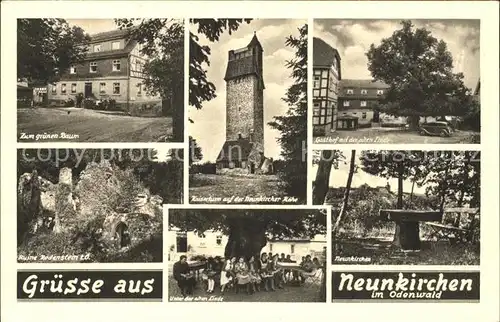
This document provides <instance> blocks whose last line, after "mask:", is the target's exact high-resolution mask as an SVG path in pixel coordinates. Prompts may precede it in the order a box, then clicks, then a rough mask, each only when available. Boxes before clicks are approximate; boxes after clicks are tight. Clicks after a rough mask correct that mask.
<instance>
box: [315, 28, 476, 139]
mask: <svg viewBox="0 0 500 322" xmlns="http://www.w3.org/2000/svg"><path fill="white" fill-rule="evenodd" d="M479 44H480V23H479V20H467V19H454V20H453V19H434V20H429V19H427V20H418V19H413V20H396V19H392V20H384V19H382V20H381V19H377V20H366V19H355V20H352V19H351V20H339V19H317V20H314V27H313V84H312V86H313V107H312V108H313V113H312V115H313V116H312V120H313V136H314V138H313V143H328V144H353V143H354V144H355V143H365V144H366V143H370V144H391V143H399V144H404V143H430V144H450V143H451V144H453V143H455V144H456V143H467V144H473V143H480V130H481V117H480V106H481V100H480V89H481V86H480V85H481V83H480V68H479V66H480V64H479V56H480V54H479V51H480V45H479Z"/></svg>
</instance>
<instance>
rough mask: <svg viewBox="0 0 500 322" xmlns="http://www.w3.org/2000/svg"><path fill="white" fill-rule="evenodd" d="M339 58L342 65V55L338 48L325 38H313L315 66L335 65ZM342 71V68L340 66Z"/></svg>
mask: <svg viewBox="0 0 500 322" xmlns="http://www.w3.org/2000/svg"><path fill="white" fill-rule="evenodd" d="M334 59H337V61H338V63H339V66H340V55H339V52H338V50H337V49H335V48H333V47H332V46H330V45H329V44H327V43H326V42H325V41H324V40H323V39H321V38H317V37H314V38H313V67H327V68H329V67H330V66H332V65H333V61H334ZM339 71H340V68H339Z"/></svg>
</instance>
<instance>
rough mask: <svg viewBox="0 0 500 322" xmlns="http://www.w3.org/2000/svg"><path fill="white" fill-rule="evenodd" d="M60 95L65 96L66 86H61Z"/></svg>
mask: <svg viewBox="0 0 500 322" xmlns="http://www.w3.org/2000/svg"><path fill="white" fill-rule="evenodd" d="M61 94H63V95H64V94H66V84H61Z"/></svg>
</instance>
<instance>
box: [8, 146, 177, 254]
mask: <svg viewBox="0 0 500 322" xmlns="http://www.w3.org/2000/svg"><path fill="white" fill-rule="evenodd" d="M181 157H182V150H175V149H174V150H169V149H161V148H158V149H135V150H134V149H18V150H17V181H18V183H17V259H18V262H19V263H96V262H162V260H163V209H162V205H163V203H170V204H179V203H182V190H183V164H184V163H183V161H182V160H181Z"/></svg>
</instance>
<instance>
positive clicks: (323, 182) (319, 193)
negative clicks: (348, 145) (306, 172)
mask: <svg viewBox="0 0 500 322" xmlns="http://www.w3.org/2000/svg"><path fill="white" fill-rule="evenodd" d="M343 158H344V156H343V154H342V152H341V151H338V150H322V151H321V152H320V156H319V157H318V158H315V157H314V158H313V162H314V163H317V164H318V170H317V171H316V179H315V180H314V183H313V205H322V204H324V203H325V201H326V196H327V194H328V190H329V187H330V173H331V171H332V166H333V167H334V168H337V167H338V162H339V161H340V160H343Z"/></svg>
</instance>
